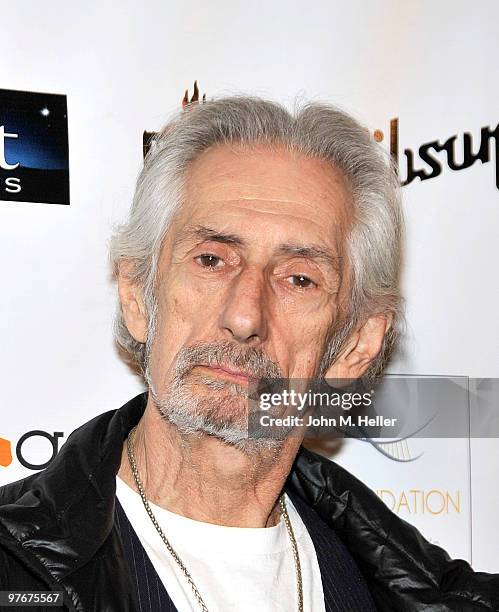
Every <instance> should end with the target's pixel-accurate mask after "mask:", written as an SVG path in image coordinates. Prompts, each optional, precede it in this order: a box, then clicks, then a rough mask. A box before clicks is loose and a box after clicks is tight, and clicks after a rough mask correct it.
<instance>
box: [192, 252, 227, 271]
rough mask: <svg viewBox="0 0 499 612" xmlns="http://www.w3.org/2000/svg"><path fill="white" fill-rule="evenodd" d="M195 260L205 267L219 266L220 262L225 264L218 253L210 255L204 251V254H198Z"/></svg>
mask: <svg viewBox="0 0 499 612" xmlns="http://www.w3.org/2000/svg"><path fill="white" fill-rule="evenodd" d="M195 260H196V261H197V262H198V263H199V264H200V265H201V266H203V268H218V267H220V264H222V265H223V261H222V260H221V259H220V257H217V256H216V255H210V254H209V253H203V255H198V257H196V258H195Z"/></svg>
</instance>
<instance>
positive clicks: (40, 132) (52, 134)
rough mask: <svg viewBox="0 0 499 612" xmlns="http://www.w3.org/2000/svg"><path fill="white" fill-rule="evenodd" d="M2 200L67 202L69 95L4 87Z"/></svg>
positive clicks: (0, 92)
mask: <svg viewBox="0 0 499 612" xmlns="http://www.w3.org/2000/svg"><path fill="white" fill-rule="evenodd" d="M0 200H8V201H14V202H42V203H48V204H69V154H68V119H67V102H66V96H62V95H57V94H44V93H33V92H27V91H12V90H7V89H0Z"/></svg>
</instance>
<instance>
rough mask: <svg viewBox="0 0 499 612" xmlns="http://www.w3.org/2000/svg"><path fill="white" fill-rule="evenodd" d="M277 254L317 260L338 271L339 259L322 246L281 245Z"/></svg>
mask: <svg viewBox="0 0 499 612" xmlns="http://www.w3.org/2000/svg"><path fill="white" fill-rule="evenodd" d="M278 252H279V253H280V254H282V255H294V256H297V257H304V258H306V259H318V260H320V261H324V262H325V263H327V264H329V265H330V266H332V267H333V268H334V269H335V270H337V269H338V267H339V263H340V261H341V259H342V258H341V257H339V256H338V255H335V254H334V253H333V251H331V250H330V249H328V248H325V247H323V246H319V245H316V244H307V245H302V244H292V243H286V244H281V246H280V247H279V249H278Z"/></svg>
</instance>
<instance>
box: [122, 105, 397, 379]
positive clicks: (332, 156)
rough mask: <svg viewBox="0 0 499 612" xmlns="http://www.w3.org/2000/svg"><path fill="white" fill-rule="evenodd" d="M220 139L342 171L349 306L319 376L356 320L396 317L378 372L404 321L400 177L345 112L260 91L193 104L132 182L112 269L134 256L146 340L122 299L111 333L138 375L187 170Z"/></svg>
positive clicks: (158, 142) (377, 362) (174, 122)
mask: <svg viewBox="0 0 499 612" xmlns="http://www.w3.org/2000/svg"><path fill="white" fill-rule="evenodd" d="M219 144H240V145H243V146H244V145H246V146H252V145H253V146H254V145H258V144H267V145H269V146H278V147H285V148H287V149H289V150H293V151H298V152H301V153H302V154H304V155H307V156H310V157H313V158H318V159H320V160H323V161H326V162H327V163H329V164H331V166H333V167H335V168H338V169H340V170H341V171H342V173H343V175H344V177H345V179H346V181H347V184H348V185H349V188H350V191H351V194H352V199H353V206H354V222H353V224H352V227H351V229H350V231H349V235H348V236H347V245H346V256H347V258H348V262H349V268H350V295H349V304H348V307H349V312H348V314H347V318H346V320H345V321H343V324H342V327H341V329H337V330H335V332H334V334H332V335H331V340H330V342H329V346H328V347H327V350H326V353H325V355H324V358H323V361H322V364H321V372H322V373H323V372H324V371H325V369H326V368H327V367H328V366H329V364H330V363H332V361H333V360H334V358H335V356H336V355H337V354H338V351H339V350H340V349H341V347H342V345H343V343H344V342H345V340H346V339H347V338H348V336H349V334H350V333H351V331H352V330H353V329H354V327H355V326H356V325H357V324H359V323H360V322H362V321H363V320H365V319H366V318H367V317H368V316H371V315H373V314H380V313H386V314H389V315H391V316H392V317H393V322H392V326H391V328H390V329H389V331H388V332H387V334H386V335H385V338H384V342H383V347H382V350H381V352H380V354H379V355H378V357H377V358H376V359H375V360H374V362H373V363H372V364H371V366H370V368H369V374H370V375H377V374H380V373H381V372H382V370H383V368H384V366H385V364H386V363H387V361H388V359H389V357H390V354H391V353H392V351H393V349H394V347H395V344H396V339H397V336H398V334H399V330H400V324H401V322H402V320H403V315H402V299H401V295H400V288H399V276H400V266H401V244H402V233H403V219H402V213H401V204H400V183H399V180H398V177H397V173H396V171H395V167H394V165H393V163H392V161H391V159H390V156H389V154H388V153H387V152H386V151H385V150H384V149H383V148H382V147H381V146H380V145H378V144H377V143H376V142H375V141H374V140H373V139H372V138H371V136H370V134H369V132H368V131H367V130H366V129H365V128H364V127H363V126H362V125H360V124H359V123H358V122H357V121H356V120H355V119H353V118H352V117H351V116H350V115H348V114H347V113H345V112H344V111H342V110H340V109H339V108H337V107H335V106H332V105H330V104H325V103H315V102H314V103H308V104H305V105H302V106H300V107H299V108H297V109H295V111H294V113H290V112H288V110H286V109H285V108H284V107H283V106H281V105H279V104H277V103H274V102H270V101H267V100H263V99H260V98H256V97H242V96H241V97H239V96H236V97H227V98H221V99H218V100H214V101H209V102H206V103H204V104H197V105H190V106H188V107H187V109H186V110H185V111H182V112H180V113H179V114H178V115H177V116H175V117H174V118H173V119H172V120H171V121H169V122H168V123H167V124H166V125H165V127H164V128H163V129H162V130H161V132H160V133H159V134H158V135H157V138H156V139H155V143H154V146H152V147H151V148H150V150H149V153H148V154H147V156H146V159H145V161H144V167H143V169H142V171H141V172H140V175H139V177H138V180H137V186H136V191H135V196H134V199H133V203H132V207H131V211H130V217H129V219H128V221H127V222H126V223H125V224H123V225H121V226H119V227H118V228H117V229H116V231H115V233H114V235H113V237H112V238H111V243H110V259H111V264H112V269H113V275H114V277H115V278H117V276H118V274H119V270H120V263H121V262H122V260H130V261H132V262H133V264H134V265H133V272H132V273H131V275H130V280H131V281H133V282H134V283H136V284H137V285H138V286H139V287H140V288H141V289H142V294H143V297H144V303H145V306H146V309H147V313H148V317H149V332H148V337H147V342H146V344H143V343H140V342H137V341H136V340H135V339H134V338H133V337H132V336H131V334H130V332H129V331H128V329H127V327H126V325H125V322H124V320H123V316H122V311H121V306H120V304H119V303H118V309H117V315H116V320H115V328H114V329H115V338H116V341H117V344H118V346H119V347H120V348H121V349H122V351H124V352H125V354H127V355H128V356H129V357H130V362H131V363H133V364H135V365H136V366H138V367H139V369H140V370H141V371H142V374H143V375H144V372H145V366H146V363H145V362H146V360H147V355H148V351H150V344H151V342H152V337H153V332H154V325H155V320H156V312H157V302H156V299H155V279H156V272H157V264H158V259H159V255H160V251H161V246H162V244H163V240H164V237H165V234H166V232H167V230H168V228H169V225H170V223H171V221H172V218H173V216H174V214H175V212H176V211H177V210H178V208H179V206H180V205H181V203H182V196H183V192H184V186H185V176H186V171H187V169H188V167H189V164H191V163H192V162H193V161H194V160H195V159H196V158H197V156H199V155H200V154H201V153H202V152H203V151H206V150H207V149H208V148H210V147H212V146H214V145H219Z"/></svg>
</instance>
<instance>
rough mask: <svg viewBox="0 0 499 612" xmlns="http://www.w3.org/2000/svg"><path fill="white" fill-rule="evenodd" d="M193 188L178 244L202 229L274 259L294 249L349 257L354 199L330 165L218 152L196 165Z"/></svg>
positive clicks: (189, 182)
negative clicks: (286, 247) (237, 240)
mask: <svg viewBox="0 0 499 612" xmlns="http://www.w3.org/2000/svg"><path fill="white" fill-rule="evenodd" d="M185 185H186V187H185V192H184V201H183V204H182V206H181V208H180V211H179V213H178V215H177V217H176V219H175V221H174V223H173V224H172V226H171V228H170V231H169V232H168V233H169V238H170V240H171V241H172V242H173V243H175V242H176V241H177V239H178V238H179V237H181V236H182V235H184V234H187V235H189V233H190V232H191V230H192V228H196V227H199V226H202V227H205V228H206V227H207V228H210V229H212V230H214V231H216V232H220V233H225V234H230V235H232V236H235V237H238V238H240V241H241V242H244V243H247V244H248V245H258V247H265V248H266V249H267V253H270V252H271V251H272V250H273V248H274V247H275V248H278V245H279V248H280V247H282V245H285V244H293V245H297V246H300V245H303V246H304V247H308V246H313V247H314V248H319V249H320V248H322V247H323V248H324V249H326V250H328V251H329V252H331V253H333V256H334V255H337V256H340V255H341V251H342V250H343V243H344V237H345V236H346V233H347V231H348V228H349V225H350V222H351V219H352V204H351V195H350V191H349V188H348V186H347V182H346V180H345V177H344V175H343V173H342V172H341V171H340V170H338V169H337V168H335V167H334V166H332V165H331V164H328V163H327V162H325V161H323V160H319V159H316V158H312V157H308V156H305V155H303V154H302V153H299V152H296V151H290V150H286V149H284V148H276V147H274V148H270V147H268V146H262V145H258V146H252V147H251V148H247V147H243V146H228V145H218V146H215V147H212V148H210V149H208V150H207V151H205V152H204V153H202V154H201V155H200V156H199V157H198V158H197V159H196V160H195V161H194V162H193V163H192V164H191V165H190V167H189V169H188V172H187V175H186V183H185Z"/></svg>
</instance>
